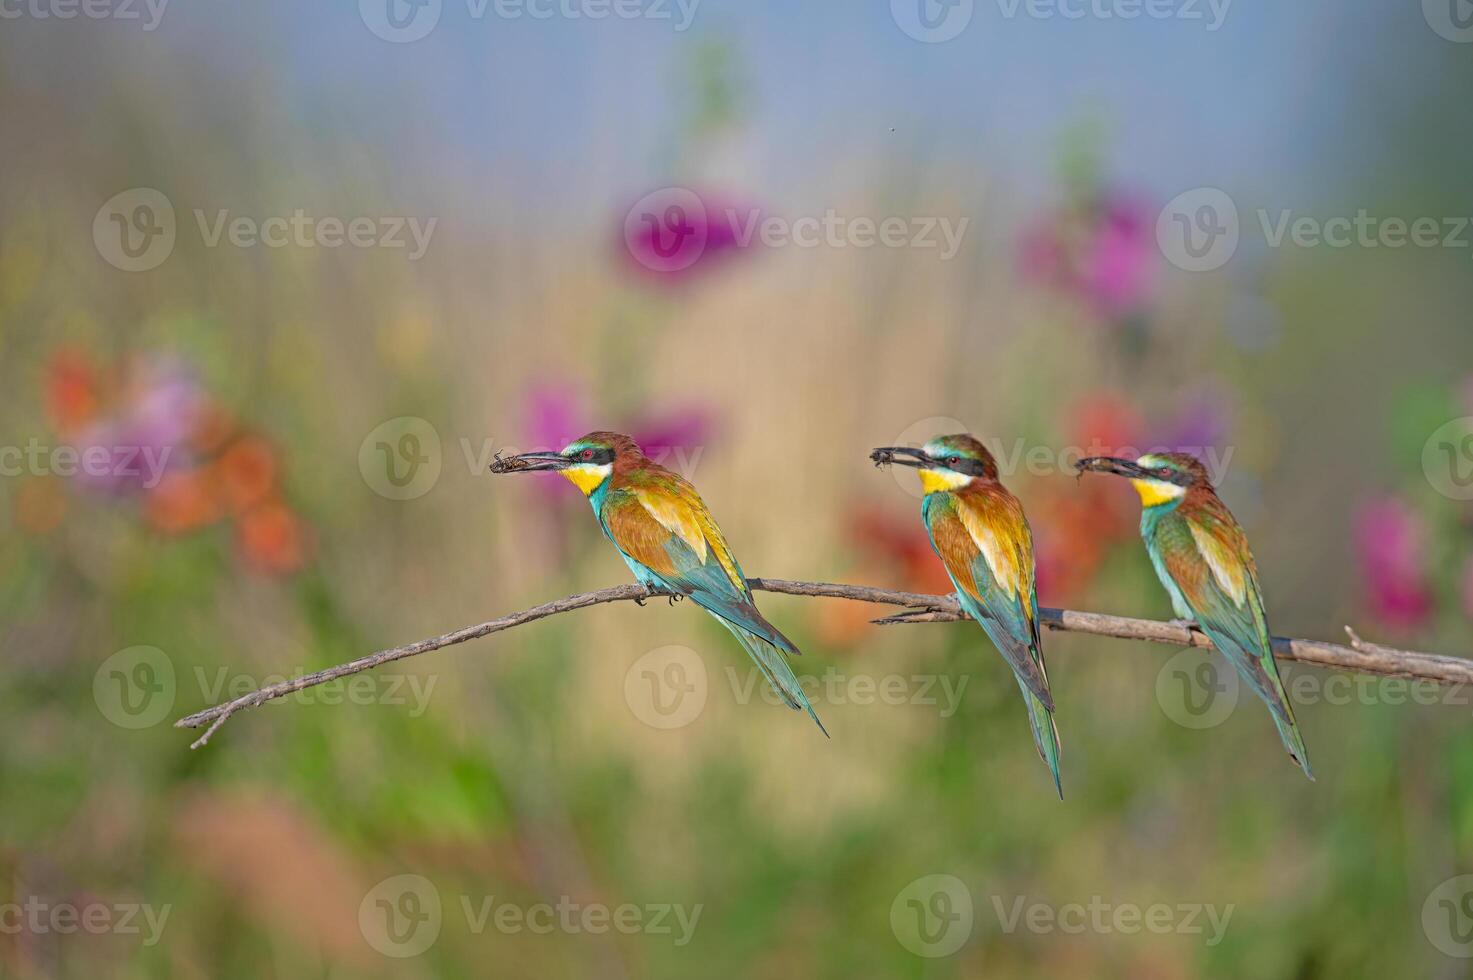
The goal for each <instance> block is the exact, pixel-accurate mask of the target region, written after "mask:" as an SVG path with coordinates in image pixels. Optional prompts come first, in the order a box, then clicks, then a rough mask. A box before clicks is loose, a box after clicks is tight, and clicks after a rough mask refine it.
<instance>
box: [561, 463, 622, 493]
mask: <svg viewBox="0 0 1473 980" xmlns="http://www.w3.org/2000/svg"><path fill="white" fill-rule="evenodd" d="M613 468H614V467H613V465H612V464H609V463H605V464H604V465H603V466H594V465H593V464H591V463H579V464H578V465H576V466H569V467H568V468H567V469H564V470H558V472H559V473H561V474H562V475H563V476H565V477H567V478H568V481H569V482H570V483H572V484H573V485H575V486H576V487H577V488H578V489H579V490H582V491H583V496H585V497H586V496H588V495H589V494H591V493H593V491H595V490H597V489H598V488H599V485H600V484H602V483H603V482H604V481H605V480H607V479H608V478H609V473H610V472H611V471H612V470H613Z"/></svg>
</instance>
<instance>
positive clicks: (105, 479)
mask: <svg viewBox="0 0 1473 980" xmlns="http://www.w3.org/2000/svg"><path fill="white" fill-rule="evenodd" d="M204 408H205V396H204V393H203V391H202V389H201V388H200V386H199V384H198V383H197V382H196V381H195V379H194V377H193V376H192V374H191V373H190V372H189V371H188V370H187V369H186V368H185V367H184V366H183V365H181V364H179V363H178V362H176V361H172V360H168V359H164V358H158V359H151V360H145V361H143V362H141V363H140V364H139V365H138V366H137V367H136V369H135V371H134V375H133V377H132V379H131V380H130V381H129V382H128V384H127V385H126V387H125V389H124V391H123V393H122V396H121V397H120V399H119V401H118V403H117V405H116V406H115V407H114V409H113V410H112V411H111V412H110V413H108V414H105V415H102V416H100V417H98V418H95V419H93V420H92V421H91V422H90V423H88V424H86V425H84V426H83V427H82V428H80V429H79V430H78V431H77V433H76V435H75V437H74V442H75V445H76V449H77V452H78V454H79V457H80V459H81V460H83V461H84V462H85V461H86V460H87V459H88V458H89V455H90V456H91V458H93V459H94V460H95V459H97V458H99V456H100V455H105V456H106V457H107V461H106V465H95V464H93V465H81V466H79V467H78V469H77V476H76V479H77V482H78V483H79V484H80V485H82V486H85V487H88V488H89V489H93V490H102V491H114V492H121V491H132V490H139V489H146V488H149V487H151V486H152V485H153V484H152V483H150V481H151V480H155V481H156V480H157V478H158V477H159V476H160V475H161V474H162V473H164V472H170V471H174V470H177V469H179V468H181V467H183V466H186V465H187V462H188V454H189V439H190V436H191V435H192V434H193V432H194V431H195V428H196V427H197V426H198V424H199V422H200V419H201V416H202V413H203V411H204Z"/></svg>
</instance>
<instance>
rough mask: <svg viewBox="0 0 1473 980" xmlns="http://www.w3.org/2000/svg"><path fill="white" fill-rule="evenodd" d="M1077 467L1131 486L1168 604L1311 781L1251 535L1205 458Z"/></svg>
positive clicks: (1103, 460) (1157, 457)
mask: <svg viewBox="0 0 1473 980" xmlns="http://www.w3.org/2000/svg"><path fill="white" fill-rule="evenodd" d="M1077 465H1078V468H1079V470H1080V472H1081V473H1082V472H1084V471H1086V470H1093V471H1096V472H1100V473H1113V474H1115V475H1116V476H1123V477H1126V478H1127V479H1129V480H1130V482H1131V483H1132V484H1133V485H1134V486H1135V489H1136V492H1137V493H1139V494H1140V498H1141V537H1142V538H1144V539H1145V542H1146V552H1147V553H1148V554H1149V555H1150V556H1151V564H1152V565H1153V566H1154V567H1155V569H1156V575H1157V576H1158V577H1159V578H1160V579H1161V584H1162V585H1163V586H1165V587H1166V592H1167V594H1168V595H1170V596H1171V606H1172V608H1173V609H1175V610H1176V614H1177V616H1179V617H1181V620H1182V622H1183V623H1184V624H1187V625H1192V624H1195V625H1196V626H1198V627H1200V628H1201V629H1202V631H1203V632H1205V633H1206V634H1207V635H1208V637H1210V638H1211V640H1212V642H1213V643H1214V644H1215V645H1216V646H1217V649H1219V650H1221V651H1222V653H1223V656H1225V657H1227V658H1228V661H1229V662H1230V663H1231V664H1232V665H1233V667H1234V668H1236V669H1237V671H1238V674H1239V675H1240V676H1241V677H1242V678H1243V680H1245V681H1247V682H1248V685H1249V686H1250V687H1252V688H1253V690H1254V691H1256V692H1257V693H1258V696H1259V697H1260V698H1262V699H1263V701H1264V703H1265V704H1267V705H1268V710H1269V712H1270V714H1272V715H1273V719H1274V726H1275V727H1276V728H1278V730H1279V737H1280V738H1281V739H1282V740H1283V742H1284V748H1286V749H1288V750H1289V755H1290V756H1291V757H1293V759H1294V761H1295V762H1296V763H1298V764H1299V767H1300V768H1301V769H1303V770H1304V774H1305V775H1306V776H1308V777H1309V778H1310V779H1313V778H1314V773H1312V772H1311V771H1310V768H1309V756H1308V755H1307V754H1306V753H1305V751H1304V739H1303V738H1301V737H1300V734H1299V726H1298V725H1296V724H1295V723H1294V709H1293V708H1292V707H1290V705H1289V699H1288V697H1287V696H1286V695H1285V693H1284V684H1283V682H1282V681H1281V680H1280V679H1279V668H1278V666H1277V665H1276V664H1275V663H1274V655H1273V644H1272V642H1271V640H1270V638H1269V637H1270V634H1269V631H1268V620H1267V617H1266V616H1265V615H1264V611H1263V593H1262V591H1261V590H1260V588H1259V585H1258V569H1257V568H1256V567H1255V565H1254V564H1253V554H1252V552H1250V551H1249V550H1248V537H1247V535H1245V534H1244V533H1243V529H1242V527H1240V526H1239V525H1238V522H1237V520H1236V519H1235V518H1234V517H1233V515H1232V514H1231V513H1229V512H1228V509H1227V507H1226V506H1224V505H1223V502H1222V501H1221V500H1220V499H1218V496H1217V491H1216V490H1214V489H1213V487H1212V481H1211V479H1210V478H1209V477H1208V474H1207V468H1206V467H1205V466H1203V465H1202V461H1201V460H1199V459H1197V458H1196V457H1195V456H1191V455H1188V454H1186V453H1156V454H1152V455H1147V456H1142V457H1141V458H1140V459H1137V460H1134V461H1131V460H1128V459H1118V458H1116V457H1113V456H1096V457H1091V458H1089V459H1084V460H1081V461H1080V462H1079V463H1078V464H1077Z"/></svg>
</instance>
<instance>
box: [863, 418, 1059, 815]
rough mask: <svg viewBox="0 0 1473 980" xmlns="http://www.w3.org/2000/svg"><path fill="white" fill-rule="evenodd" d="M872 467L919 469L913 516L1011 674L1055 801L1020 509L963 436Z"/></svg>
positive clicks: (1044, 681)
mask: <svg viewBox="0 0 1473 980" xmlns="http://www.w3.org/2000/svg"><path fill="white" fill-rule="evenodd" d="M870 459H872V460H874V462H875V463H876V464H877V465H885V464H888V463H897V464H899V465H901V466H914V467H915V468H916V469H918V470H920V475H921V488H922V489H923V490H925V492H926V497H925V501H924V502H923V503H922V504H921V517H922V519H923V520H924V521H925V522H926V530H927V531H928V532H930V535H931V547H932V549H933V550H934V551H935V552H936V555H937V556H938V557H939V558H940V559H941V563H942V564H943V565H945V566H946V573H947V574H948V575H949V576H950V577H951V581H952V584H953V585H955V586H956V592H957V598H958V599H959V600H961V605H962V608H963V609H965V610H966V612H967V615H969V616H971V617H972V618H973V619H975V620H976V621H977V622H978V623H980V624H981V625H982V629H983V630H985V631H986V632H987V635H988V637H990V638H991V640H992V642H993V644H994V645H995V646H996V647H997V649H998V651H999V652H1000V653H1001V654H1002V655H1003V658H1004V659H1006V660H1007V662H1008V666H1010V667H1012V668H1013V673H1014V674H1015V675H1016V676H1017V679H1018V687H1019V688H1021V689H1022V691H1023V700H1024V702H1025V703H1026V704H1027V706H1028V722H1029V724H1030V725H1031V726H1032V728H1033V741H1034V743H1035V744H1036V745H1037V746H1038V754H1039V755H1040V756H1042V757H1043V761H1044V762H1046V763H1047V764H1048V767H1049V771H1050V772H1052V773H1053V776H1054V788H1055V789H1056V790H1058V793H1059V798H1060V799H1062V798H1063V796H1064V788H1063V785H1062V783H1061V782H1060V780H1059V729H1058V727H1057V726H1056V725H1055V724H1054V717H1053V711H1054V699H1053V695H1052V694H1050V693H1049V688H1048V674H1047V672H1046V671H1045V669H1044V665H1043V644H1042V640H1041V638H1040V636H1039V629H1038V592H1037V590H1036V589H1035V588H1034V565H1033V535H1032V534H1031V532H1030V531H1029V530H1028V520H1027V518H1025V517H1024V516H1023V505H1022V504H1020V503H1019V502H1018V498H1017V497H1014V496H1013V495H1012V494H1011V493H1009V492H1008V490H1007V488H1006V487H1004V486H1003V485H1002V483H1000V482H999V481H998V478H997V462H996V461H995V460H994V459H993V458H992V454H991V453H990V452H988V451H987V447H985V446H983V445H982V443H980V442H978V441H977V440H976V439H974V438H972V437H971V436H969V435H965V434H963V435H954V436H942V437H941V438H939V439H935V440H932V441H931V442H928V443H927V444H926V445H925V447H924V448H922V449H910V448H907V447H903V446H894V447H888V448H884V449H876V450H875V451H874V452H872V453H871V454H870Z"/></svg>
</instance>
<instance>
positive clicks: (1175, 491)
mask: <svg viewBox="0 0 1473 980" xmlns="http://www.w3.org/2000/svg"><path fill="white" fill-rule="evenodd" d="M1130 482H1131V483H1132V484H1133V485H1134V486H1135V492H1136V493H1138V494H1140V495H1141V506H1142V507H1156V506H1158V505H1160V504H1169V503H1171V502H1172V501H1173V500H1176V499H1177V498H1178V497H1181V496H1182V495H1183V494H1185V493H1186V492H1187V488H1186V487H1182V486H1178V485H1176V484H1175V483H1167V482H1166V481H1165V480H1131V481H1130Z"/></svg>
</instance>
